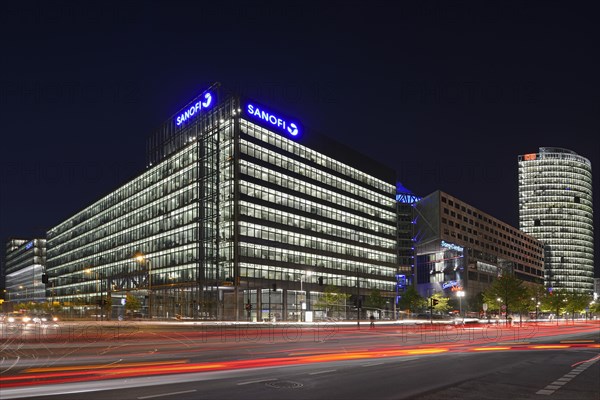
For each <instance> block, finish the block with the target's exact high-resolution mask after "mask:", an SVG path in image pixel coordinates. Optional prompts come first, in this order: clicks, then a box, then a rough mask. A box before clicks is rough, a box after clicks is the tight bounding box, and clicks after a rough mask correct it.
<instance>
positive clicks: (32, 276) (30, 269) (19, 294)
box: [4, 239, 46, 303]
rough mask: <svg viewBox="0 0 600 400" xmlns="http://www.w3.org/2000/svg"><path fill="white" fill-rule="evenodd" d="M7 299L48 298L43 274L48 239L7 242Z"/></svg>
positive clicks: (22, 300)
mask: <svg viewBox="0 0 600 400" xmlns="http://www.w3.org/2000/svg"><path fill="white" fill-rule="evenodd" d="M5 254H6V260H5V263H4V265H5V269H6V270H5V273H6V300H8V301H11V302H14V303H27V302H40V301H45V300H46V285H45V284H44V282H42V276H43V275H44V272H45V265H46V239H33V240H23V239H10V240H9V241H8V242H7V243H6V253H5Z"/></svg>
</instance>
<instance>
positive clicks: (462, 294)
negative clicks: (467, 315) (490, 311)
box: [456, 290, 465, 317]
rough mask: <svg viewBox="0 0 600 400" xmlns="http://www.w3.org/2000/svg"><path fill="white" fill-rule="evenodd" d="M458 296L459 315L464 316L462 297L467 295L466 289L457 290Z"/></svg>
mask: <svg viewBox="0 0 600 400" xmlns="http://www.w3.org/2000/svg"><path fill="white" fill-rule="evenodd" d="M456 296H457V297H458V315H460V316H461V317H462V298H463V297H465V292H464V290H459V291H458V292H456Z"/></svg>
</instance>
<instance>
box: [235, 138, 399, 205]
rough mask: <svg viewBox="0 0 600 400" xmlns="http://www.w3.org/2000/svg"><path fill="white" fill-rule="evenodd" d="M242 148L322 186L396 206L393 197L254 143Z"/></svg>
mask: <svg viewBox="0 0 600 400" xmlns="http://www.w3.org/2000/svg"><path fill="white" fill-rule="evenodd" d="M240 147H241V151H242V153H244V154H247V155H249V156H250V157H254V158H256V159H259V160H262V161H264V162H268V163H269V164H272V165H276V166H278V167H281V168H284V169H285V170H286V171H291V172H294V173H296V174H298V175H302V176H304V177H306V178H309V179H312V180H313V181H316V182H320V183H321V184H325V185H328V186H331V187H334V188H336V189H338V190H341V191H344V192H348V193H351V194H353V195H355V196H357V197H362V198H364V199H367V200H369V201H372V202H375V203H379V204H381V205H383V206H384V207H393V206H394V205H395V204H396V203H395V202H396V200H395V198H394V197H393V196H384V195H382V194H379V193H377V192H374V191H371V190H368V189H367V188H365V187H364V186H359V185H357V184H354V183H351V182H349V181H347V180H343V179H341V178H339V177H337V176H335V175H332V174H328V173H326V172H324V171H322V170H319V169H317V168H313V167H311V166H309V165H306V164H302V163H300V162H298V161H296V160H293V159H291V158H289V157H285V156H283V155H281V154H278V153H276V152H274V151H270V150H267V149H265V148H262V147H259V146H257V145H255V144H254V143H250V142H247V141H245V140H242V141H241V143H240Z"/></svg>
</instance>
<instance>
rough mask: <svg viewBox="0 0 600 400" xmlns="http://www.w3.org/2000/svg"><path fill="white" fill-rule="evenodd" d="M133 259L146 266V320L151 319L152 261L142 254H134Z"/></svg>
mask: <svg viewBox="0 0 600 400" xmlns="http://www.w3.org/2000/svg"><path fill="white" fill-rule="evenodd" d="M135 259H136V261H137V262H139V263H140V264H142V265H143V264H144V263H147V264H148V318H149V319H152V260H150V259H149V258H148V257H146V256H145V255H143V254H142V253H138V254H136V256H135Z"/></svg>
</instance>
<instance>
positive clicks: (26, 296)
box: [19, 285, 29, 301]
mask: <svg viewBox="0 0 600 400" xmlns="http://www.w3.org/2000/svg"><path fill="white" fill-rule="evenodd" d="M19 289H21V290H23V289H25V298H24V299H23V300H24V301H27V298H28V297H29V296H28V295H27V286H23V285H20V286H19Z"/></svg>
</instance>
